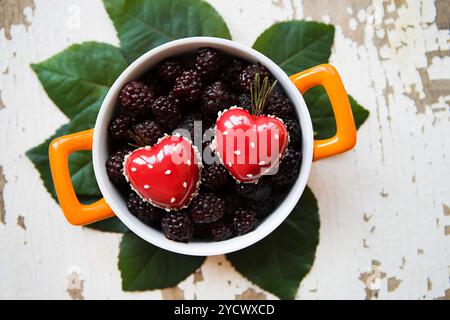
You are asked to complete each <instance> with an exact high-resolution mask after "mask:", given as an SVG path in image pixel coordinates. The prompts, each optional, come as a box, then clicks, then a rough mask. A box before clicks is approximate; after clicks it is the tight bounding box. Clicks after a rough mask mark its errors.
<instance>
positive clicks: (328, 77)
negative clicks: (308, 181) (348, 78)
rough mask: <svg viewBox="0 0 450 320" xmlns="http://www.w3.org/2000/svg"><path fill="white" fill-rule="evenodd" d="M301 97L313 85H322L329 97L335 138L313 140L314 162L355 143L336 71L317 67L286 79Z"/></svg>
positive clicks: (352, 128)
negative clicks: (334, 125) (334, 126)
mask: <svg viewBox="0 0 450 320" xmlns="http://www.w3.org/2000/svg"><path fill="white" fill-rule="evenodd" d="M289 79H291V81H292V82H293V83H294V85H295V86H296V87H297V89H298V90H300V92H301V93H302V94H304V93H305V92H306V91H308V90H309V89H311V88H312V87H315V86H319V85H321V86H323V87H324V88H325V91H326V92H327V94H328V97H329V98H330V102H331V106H332V107H333V111H334V116H335V118H336V135H335V136H334V137H332V138H329V139H323V140H314V157H313V159H314V160H319V159H322V158H326V157H330V156H333V155H336V154H338V153H342V152H345V151H348V150H350V149H352V148H353V147H354V146H355V144H356V127H355V121H354V120H353V113H352V109H351V107H350V102H349V101H348V96H347V92H346V91H345V88H344V84H343V83H342V80H341V77H339V74H338V72H337V71H336V69H335V68H334V67H333V66H331V65H329V64H321V65H318V66H316V67H313V68H311V69H308V70H305V71H303V72H300V73H297V74H294V75H292V76H290V77H289Z"/></svg>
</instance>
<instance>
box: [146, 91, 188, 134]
mask: <svg viewBox="0 0 450 320" xmlns="http://www.w3.org/2000/svg"><path fill="white" fill-rule="evenodd" d="M152 111H153V114H154V115H155V118H156V121H157V122H158V123H159V124H161V125H162V126H163V127H166V128H169V129H173V128H174V127H175V126H176V125H177V124H178V122H180V120H181V111H180V105H179V104H178V103H177V101H176V100H175V99H174V98H173V97H171V96H160V97H158V98H157V99H156V100H155V102H154V103H153V104H152Z"/></svg>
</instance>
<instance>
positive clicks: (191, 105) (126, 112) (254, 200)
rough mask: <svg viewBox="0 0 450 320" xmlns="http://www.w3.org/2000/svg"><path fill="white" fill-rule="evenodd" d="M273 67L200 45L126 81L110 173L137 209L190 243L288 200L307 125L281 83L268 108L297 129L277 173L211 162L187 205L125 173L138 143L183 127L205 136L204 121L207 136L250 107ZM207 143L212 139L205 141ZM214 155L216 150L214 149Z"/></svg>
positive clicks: (243, 225)
mask: <svg viewBox="0 0 450 320" xmlns="http://www.w3.org/2000/svg"><path fill="white" fill-rule="evenodd" d="M257 74H259V77H260V78H261V79H264V78H266V77H268V78H269V79H270V81H272V80H273V79H272V77H271V74H270V72H269V70H268V69H267V68H266V67H264V66H263V65H261V64H260V63H250V62H248V61H245V60H243V59H240V58H238V57H231V56H227V55H225V54H223V53H222V52H220V51H218V50H216V49H214V48H209V47H206V48H200V49H199V50H198V51H197V52H195V53H194V54H187V55H183V56H175V57H170V58H168V59H166V60H163V61H161V62H160V63H159V64H158V65H156V66H155V67H154V68H152V69H151V70H149V71H148V72H147V73H146V74H144V75H143V76H142V78H141V79H138V80H134V81H131V82H129V83H126V84H125V85H124V86H123V88H122V89H121V91H120V94H119V97H118V101H119V103H120V106H119V107H118V110H117V114H116V116H115V117H113V119H112V120H111V122H110V124H109V128H108V134H109V137H110V139H109V141H110V149H111V154H110V157H109V159H108V160H107V162H106V171H107V173H108V176H109V179H110V180H111V182H112V183H113V184H115V185H116V186H117V187H118V188H119V190H120V192H121V193H123V195H124V198H125V199H126V203H127V208H128V210H129V211H130V213H131V214H133V215H134V216H135V217H136V218H138V219H139V220H141V221H142V222H143V223H145V224H147V225H148V226H151V227H153V228H157V229H160V230H162V232H164V234H165V236H166V237H167V238H168V239H171V240H174V241H181V242H187V241H190V240H191V239H193V238H197V239H201V240H207V241H223V240H227V239H229V238H231V237H234V236H238V235H242V234H245V233H248V232H251V231H252V230H253V229H254V228H256V226H257V225H258V221H259V220H261V219H264V218H265V217H266V216H267V215H269V214H270V213H271V212H273V211H274V210H275V209H276V207H277V206H278V204H279V203H280V202H281V201H282V200H283V199H284V197H285V195H286V194H287V192H289V190H290V187H291V186H292V184H293V183H294V181H295V179H296V178H297V176H298V174H299V172H300V163H301V158H302V154H301V140H302V139H301V130H300V125H299V122H298V119H297V116H296V113H295V110H294V107H293V105H292V103H291V102H290V100H289V99H288V98H287V97H286V96H285V95H284V93H283V92H282V91H280V90H278V89H275V90H274V91H273V92H272V93H271V95H270V96H269V98H268V99H267V103H266V105H265V107H264V109H263V110H262V114H266V115H272V116H276V117H278V118H280V119H282V120H283V121H284V123H285V125H286V128H287V129H288V132H289V135H290V143H289V148H288V150H287V151H286V153H285V155H284V157H283V158H282V160H281V161H280V163H279V166H278V167H277V174H275V175H273V176H267V177H264V178H262V179H260V180H259V182H258V183H256V184H253V183H237V182H236V181H235V180H234V179H233V178H232V177H231V175H230V174H229V172H228V170H227V169H226V168H225V167H224V166H223V165H221V164H219V163H216V164H210V163H204V164H203V169H202V172H201V187H200V189H199V192H198V194H197V195H196V197H195V198H194V199H193V200H192V202H191V203H190V205H189V206H188V208H185V209H182V210H180V211H170V212H167V211H165V210H162V209H159V208H157V207H155V206H153V205H152V204H150V203H149V202H147V201H144V200H143V199H142V198H141V197H140V196H138V195H137V194H136V193H135V192H134V191H132V190H131V189H130V187H129V186H128V184H127V181H126V179H125V178H124V175H123V162H124V158H125V156H126V155H127V154H128V153H129V152H130V151H131V150H133V149H134V148H138V147H142V146H152V145H154V144H155V143H157V141H158V140H159V139H160V138H161V137H163V136H164V134H171V133H172V132H173V130H176V129H183V131H181V132H183V134H186V135H188V136H187V137H188V138H190V139H194V134H195V135H196V138H197V137H198V134H197V132H195V131H194V123H196V121H198V122H197V123H201V128H202V131H200V138H201V137H202V134H203V133H204V132H205V130H206V129H208V128H212V127H214V124H215V121H216V119H217V114H218V112H220V111H223V110H224V109H227V108H229V107H231V106H234V105H237V106H238V107H241V108H243V109H245V110H248V111H249V112H251V110H252V107H253V106H252V101H251V99H250V86H251V84H252V82H253V81H254V79H255V76H256V75H257ZM202 142H203V147H204V148H205V147H206V146H208V147H209V146H210V141H206V140H203V141H202ZM210 153H211V155H214V152H213V151H212V150H210Z"/></svg>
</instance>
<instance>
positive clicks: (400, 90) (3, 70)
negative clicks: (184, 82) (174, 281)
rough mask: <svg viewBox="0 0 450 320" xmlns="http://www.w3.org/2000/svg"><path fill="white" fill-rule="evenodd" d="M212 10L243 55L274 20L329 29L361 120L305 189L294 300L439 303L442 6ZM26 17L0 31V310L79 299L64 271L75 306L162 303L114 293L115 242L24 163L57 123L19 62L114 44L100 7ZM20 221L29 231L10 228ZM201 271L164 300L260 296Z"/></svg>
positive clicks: (255, 0) (227, 277)
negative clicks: (307, 214)
mask: <svg viewBox="0 0 450 320" xmlns="http://www.w3.org/2000/svg"><path fill="white" fill-rule="evenodd" d="M210 2H211V3H212V4H213V6H214V7H215V8H216V9H217V10H218V11H219V12H220V13H221V14H222V15H223V17H224V19H225V21H226V22H227V24H228V26H229V28H230V31H231V33H232V35H233V38H234V39H235V40H237V41H239V42H242V43H244V44H248V45H251V44H252V43H253V41H254V40H255V38H256V37H257V36H258V34H260V33H261V32H262V31H263V30H264V29H265V28H267V27H269V26H270V25H271V24H272V23H274V22H276V21H282V20H288V19H292V18H297V19H300V18H306V19H316V20H322V21H325V22H329V21H331V22H332V23H334V24H336V37H335V46H334V49H333V55H332V58H331V61H332V63H333V64H334V65H335V66H336V67H337V68H338V70H339V71H340V73H341V75H342V77H343V80H344V83H345V85H346V88H347V89H348V91H349V92H350V93H351V94H352V95H353V96H354V97H355V98H356V99H357V100H358V101H359V102H360V103H361V104H362V105H364V106H365V107H366V108H367V109H369V110H370V112H371V115H370V118H369V119H368V121H367V123H366V124H365V125H364V126H363V127H362V128H361V129H360V130H359V134H358V139H359V141H358V146H357V148H356V149H355V150H353V151H352V152H349V153H347V154H344V155H341V156H338V157H335V158H331V159H327V160H322V161H319V162H317V163H315V164H314V165H313V169H312V173H311V177H310V181H309V185H310V186H311V188H312V189H313V191H314V193H315V195H316V196H317V198H318V201H319V207H320V218H321V230H320V235H321V238H320V245H319V247H318V250H317V259H316V261H315V264H314V267H313V269H312V271H311V272H310V274H309V275H308V276H307V277H306V278H305V279H304V281H303V282H302V284H301V287H300V290H299V292H298V295H297V297H298V298H300V299H324V298H336V299H348V298H355V299H363V298H365V297H366V296H369V297H373V298H375V297H378V298H380V299H395V298H400V299H432V298H438V297H443V296H445V291H446V290H448V289H449V288H450V284H449V268H450V252H449V249H450V246H449V236H448V233H450V209H448V206H450V183H449V177H450V139H449V137H450V126H449V124H450V123H449V119H450V110H449V100H450V90H449V85H450V57H449V41H450V40H449V39H450V37H449V30H448V29H445V28H448V16H449V12H448V1H446V0H444V1H437V2H434V1H425V0H424V1H395V3H394V2H393V1H382V0H371V1H356V0H354V1H351V0H346V1H324V0H322V1H312V0H311V1H306V0H303V1H300V0H299V1H270V0H266V1H260V0H252V1H248V0H247V1H240V0H226V1H225V0H212V1H210ZM34 5H35V8H34V9H32V8H30V7H27V8H25V9H24V10H23V15H24V17H25V18H24V19H23V21H22V23H17V24H14V25H12V26H11V27H10V30H8V31H9V32H10V35H11V38H10V39H9V37H8V38H7V36H6V35H7V30H6V28H3V29H2V30H0V52H1V58H0V83H1V87H0V90H1V93H0V94H1V96H0V97H1V101H2V102H3V104H4V105H5V108H3V109H1V110H0V128H1V135H0V147H1V149H0V150H1V151H0V166H2V168H3V174H4V176H5V178H6V180H7V183H6V185H5V188H4V203H5V212H6V220H5V224H2V223H0V298H7V299H17V298H32V299H41V298H51V299H70V298H71V297H77V295H74V294H72V295H70V294H69V293H68V292H67V288H68V286H69V283H68V281H69V280H68V273H70V272H72V271H73V270H75V271H76V272H79V273H80V275H79V279H81V280H82V281H84V282H83V290H82V292H79V293H80V294H81V295H82V296H83V297H84V298H85V299H93V298H125V299H160V298H161V297H162V294H161V291H149V292H142V293H126V292H123V291H122V290H121V285H120V282H121V280H120V274H119V272H118V269H117V254H118V245H119V240H120V237H121V236H120V235H118V234H111V233H101V232H97V231H92V230H88V229H82V228H77V227H73V226H71V225H69V224H68V223H67V222H66V221H65V219H64V218H63V215H62V214H61V212H60V209H59V207H58V206H57V204H56V203H55V202H54V201H53V200H52V199H51V198H50V196H49V194H48V193H47V192H46V191H45V189H44V187H43V185H42V182H41V181H40V179H39V176H38V172H37V171H36V170H35V169H34V167H33V165H32V164H31V162H30V161H29V160H28V159H27V158H26V157H25V156H24V153H25V151H26V150H28V149H29V148H30V147H32V146H35V145H36V144H38V143H41V142H42V141H43V140H44V139H46V138H47V137H48V136H50V135H51V134H52V133H53V132H54V130H55V129H57V128H58V127H59V126H60V125H61V124H63V123H65V122H66V121H67V119H66V117H65V116H64V115H63V114H62V113H61V112H59V111H58V109H57V108H56V107H55V106H54V105H53V104H52V102H51V101H50V100H49V98H48V97H47V96H46V94H45V92H44V90H43V89H42V88H41V85H40V84H39V82H38V80H37V78H36V77H35V75H34V74H33V72H32V71H31V69H30V67H29V64H30V63H32V62H39V61H42V60H43V59H46V58H48V57H50V56H51V55H53V54H55V53H58V52H60V51H61V50H63V49H64V48H66V47H67V46H68V45H70V44H73V43H77V42H81V41H86V40H96V41H103V42H108V43H112V44H115V45H118V39H117V37H116V34H115V31H114V28H113V26H112V23H111V21H110V20H109V18H108V16H107V14H106V12H105V10H104V8H103V6H102V3H101V1H98V0H95V1H93V0H79V1H76V0H58V1H56V0H55V1H41V0H35V1H34ZM436 7H437V8H438V12H437V13H436ZM441 10H447V12H446V13H443V12H441ZM436 16H438V18H437V17H436ZM443 16H444V18H442V17H443ZM445 17H447V18H445ZM437 19H438V20H437ZM446 19H447V20H446ZM436 21H438V23H436ZM446 21H447V22H446ZM446 23H447V26H445V24H446ZM443 24H444V25H443ZM26 25H27V26H26ZM438 27H439V28H438ZM0 106H1V103H0ZM0 108H1V107H0ZM0 172H1V171H0ZM446 208H447V209H446ZM445 213H446V214H445ZM19 216H20V217H23V219H24V224H25V226H26V230H25V229H24V228H23V227H21V226H19V225H18V224H17V221H18V218H19ZM446 234H447V235H446ZM201 272H202V274H203V280H202V281H194V276H190V277H189V278H187V279H186V280H185V281H183V282H182V283H181V284H180V285H179V288H180V289H181V290H182V292H181V291H179V290H177V291H175V290H174V291H173V292H178V293H182V294H184V297H185V298H187V299H192V298H194V297H196V298H198V299H203V298H225V299H234V298H235V295H239V294H241V293H242V292H244V291H245V290H246V289H248V288H253V289H255V291H256V292H261V290H260V289H259V288H257V287H255V286H253V285H252V284H251V283H249V282H248V281H247V280H245V279H244V278H242V277H241V276H240V275H239V274H237V273H236V272H235V271H234V270H233V269H232V268H231V267H230V265H229V264H228V263H227V262H226V261H225V260H224V258H223V257H210V258H208V260H207V263H206V264H205V265H204V266H203V267H202V269H201ZM368 278H369V280H373V282H372V283H368V282H367V281H365V280H367V279H368ZM398 280H400V282H399V281H398ZM228 281H230V282H228ZM173 292H172V293H173ZM377 293H378V294H377ZM166 294H168V295H170V294H171V292H166ZM266 295H267V297H268V298H274V296H272V295H270V294H268V293H266ZM448 295H449V292H448V291H447V296H448Z"/></svg>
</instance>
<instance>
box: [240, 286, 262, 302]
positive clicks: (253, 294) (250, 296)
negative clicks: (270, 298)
mask: <svg viewBox="0 0 450 320" xmlns="http://www.w3.org/2000/svg"><path fill="white" fill-rule="evenodd" d="M234 299H235V300H267V296H266V295H265V294H264V293H263V292H257V291H255V289H252V288H248V289H247V290H245V291H244V292H242V293H241V294H237V295H235V298H234Z"/></svg>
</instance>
